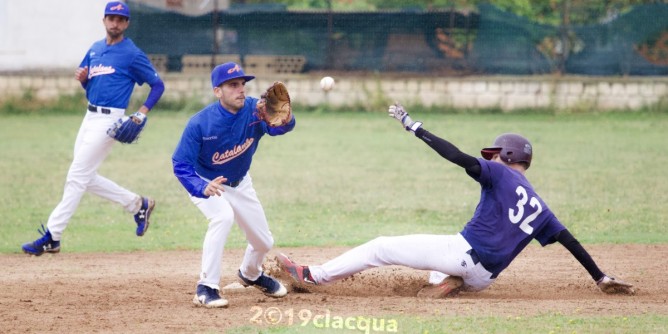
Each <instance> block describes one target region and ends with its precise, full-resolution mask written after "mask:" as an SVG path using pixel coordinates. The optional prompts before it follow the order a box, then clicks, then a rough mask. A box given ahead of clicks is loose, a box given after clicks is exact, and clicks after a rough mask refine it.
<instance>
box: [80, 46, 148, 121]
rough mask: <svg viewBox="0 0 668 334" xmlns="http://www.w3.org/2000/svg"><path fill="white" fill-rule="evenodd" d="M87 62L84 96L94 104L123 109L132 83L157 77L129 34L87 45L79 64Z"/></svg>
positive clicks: (141, 83)
mask: <svg viewBox="0 0 668 334" xmlns="http://www.w3.org/2000/svg"><path fill="white" fill-rule="evenodd" d="M84 66H88V81H87V82H86V83H85V84H84V88H85V89H86V98H87V99H88V101H89V102H90V103H92V104H94V105H96V106H104V107H111V108H119V109H126V108H127V107H128V104H129V103H130V96H131V95H132V90H133V89H134V86H135V83H136V84H138V85H140V86H141V85H143V84H144V83H148V84H149V85H151V86H152V85H153V84H154V83H156V82H158V81H160V80H161V79H160V76H159V75H158V72H157V71H156V70H155V68H154V67H153V65H152V64H151V61H150V60H149V59H148V57H147V56H146V54H145V53H144V52H143V51H141V50H140V49H139V48H138V47H137V46H136V45H135V44H134V42H132V40H130V39H129V38H124V39H123V40H122V41H121V42H119V43H116V44H113V45H107V42H106V39H102V40H100V41H97V42H95V43H94V44H93V46H91V48H90V49H89V50H88V52H87V53H86V56H85V57H84V59H83V60H82V61H81V64H80V65H79V67H84Z"/></svg>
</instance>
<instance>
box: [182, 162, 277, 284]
mask: <svg viewBox="0 0 668 334" xmlns="http://www.w3.org/2000/svg"><path fill="white" fill-rule="evenodd" d="M190 199H191V200H192V201H193V203H195V205H196V206H197V208H199V210H200V211H201V212H202V213H203V214H204V216H205V217H206V219H207V220H208V221H209V227H208V229H207V231H206V235H205V237H204V245H203V247H202V271H201V272H200V280H199V281H198V282H197V284H202V285H206V286H208V287H210V288H213V289H218V290H220V285H219V284H220V277H221V274H222V272H221V271H222V269H221V266H222V260H223V251H224V248H225V242H226V241H227V237H228V235H229V234H230V230H231V228H232V225H233V224H234V222H235V221H236V223H237V224H238V225H239V228H241V230H242V231H243V233H244V234H245V235H246V240H247V241H248V246H247V247H246V253H245V254H244V258H243V260H242V262H241V267H240V268H239V269H240V270H241V274H242V275H243V276H244V277H245V278H247V279H249V280H251V281H254V280H256V279H258V278H259V277H260V275H261V274H262V262H264V258H265V256H266V255H267V253H268V252H269V251H270V250H271V248H272V247H273V246H274V237H272V235H271V232H270V231H269V224H268V223H267V218H266V216H265V213H264V209H263V208H262V204H261V203H260V200H259V199H258V197H257V193H256V192H255V189H254V188H253V180H252V178H251V177H250V175H249V174H246V176H244V178H243V180H242V181H241V183H239V185H238V186H237V187H236V188H232V187H228V186H225V192H223V194H222V195H221V196H211V197H209V198H199V197H194V196H191V197H190Z"/></svg>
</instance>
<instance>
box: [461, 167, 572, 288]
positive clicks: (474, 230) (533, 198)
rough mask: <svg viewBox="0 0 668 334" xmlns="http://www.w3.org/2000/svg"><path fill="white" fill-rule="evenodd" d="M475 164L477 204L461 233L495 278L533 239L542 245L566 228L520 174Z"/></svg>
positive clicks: (504, 168) (509, 169) (550, 241)
mask: <svg viewBox="0 0 668 334" xmlns="http://www.w3.org/2000/svg"><path fill="white" fill-rule="evenodd" d="M478 161H480V167H481V172H480V177H478V178H477V179H476V181H478V182H479V183H480V186H481V193H480V202H479V203H478V207H477V208H476V210H475V213H474V214H473V218H471V221H469V222H468V223H467V224H466V226H464V230H462V232H461V234H462V235H463V236H464V238H465V239H466V241H468V242H469V244H470V245H471V247H473V249H474V250H475V251H476V253H478V257H479V258H480V262H481V263H482V264H483V266H484V267H485V269H487V270H488V271H490V272H491V273H493V274H497V275H498V274H499V273H500V272H501V271H502V270H503V269H505V268H506V267H508V265H510V262H512V260H513V259H514V258H515V257H516V256H517V254H519V253H520V252H521V251H522V249H524V247H526V245H527V244H529V242H530V241H531V240H532V239H536V240H538V242H540V244H541V245H543V246H545V245H548V244H550V243H553V242H555V240H554V239H553V238H552V237H553V236H554V235H555V234H556V233H557V232H560V231H562V230H564V229H566V228H565V227H564V226H563V225H562V224H561V223H560V222H559V220H557V218H556V217H555V216H554V214H553V213H552V211H551V210H550V209H549V208H548V207H547V204H545V202H543V200H542V199H541V198H540V197H539V196H538V194H536V192H535V191H534V189H533V187H532V186H531V184H530V183H529V181H528V180H527V179H526V177H524V175H523V174H521V173H519V172H517V171H515V170H513V169H511V168H509V167H508V166H506V165H505V164H502V163H498V162H493V161H488V160H485V159H482V158H479V159H478ZM474 179H475V178H474Z"/></svg>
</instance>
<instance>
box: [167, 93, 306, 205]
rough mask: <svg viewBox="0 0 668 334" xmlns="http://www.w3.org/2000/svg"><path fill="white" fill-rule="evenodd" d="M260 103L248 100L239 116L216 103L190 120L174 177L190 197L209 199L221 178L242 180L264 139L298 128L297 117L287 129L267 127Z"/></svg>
mask: <svg viewBox="0 0 668 334" xmlns="http://www.w3.org/2000/svg"><path fill="white" fill-rule="evenodd" d="M257 101H258V99H256V98H252V97H246V100H245V103H244V106H243V108H241V109H240V110H239V111H238V112H237V113H236V114H233V113H231V112H229V111H227V110H226V109H225V108H223V106H222V105H221V104H220V102H219V101H216V102H214V103H212V104H210V105H208V106H207V107H205V108H204V109H202V110H201V111H200V112H198V113H197V114H195V115H193V116H192V117H191V118H190V120H189V121H188V124H187V125H186V128H185V130H184V131H183V135H182V136H181V140H180V141H179V143H178V145H177V147H176V150H175V151H174V154H173V155H172V162H173V165H174V174H175V175H176V177H177V178H178V179H179V181H180V182H181V184H182V185H183V186H184V187H185V188H186V190H188V192H189V193H190V194H191V195H193V196H196V197H206V196H204V189H205V188H206V186H207V184H208V182H209V181H208V180H213V179H215V178H216V177H218V176H224V177H226V178H227V180H228V182H235V181H238V180H241V178H243V177H244V175H246V173H247V172H248V170H249V169H250V166H251V161H252V160H253V154H254V153H255V151H256V150H257V147H258V144H259V143H260V138H262V136H264V135H265V134H269V135H270V136H276V135H282V134H285V133H287V132H289V131H292V129H293V128H294V127H295V124H296V121H295V118H294V117H293V118H292V120H291V121H290V122H289V123H288V124H286V125H284V126H279V127H269V126H267V124H266V123H265V122H263V121H260V119H259V118H258V117H257V113H256V112H255V110H256V105H257ZM203 178H204V179H203Z"/></svg>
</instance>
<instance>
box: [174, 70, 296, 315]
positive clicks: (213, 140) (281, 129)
mask: <svg viewBox="0 0 668 334" xmlns="http://www.w3.org/2000/svg"><path fill="white" fill-rule="evenodd" d="M254 78H255V77H254V76H251V75H246V74H244V71H243V69H242V68H241V67H240V66H239V65H238V64H236V63H225V64H222V65H218V66H216V68H214V69H213V71H212V72H211V84H212V86H213V93H214V95H215V96H216V98H217V101H216V102H214V103H212V104H210V105H208V106H207V107H205V108H204V109H202V110H201V111H199V112H198V113H197V114H195V115H194V116H192V117H191V118H190V120H189V121H188V124H187V125H186V128H185V130H184V131H183V135H182V137H181V140H180V141H179V143H178V146H177V147H176V150H175V151H174V155H173V156H172V162H173V165H174V174H175V175H176V177H177V178H178V179H179V181H180V182H181V184H182V185H183V187H185V188H186V190H187V191H188V193H189V194H190V196H191V197H190V199H191V200H192V202H193V203H194V204H195V206H197V208H198V209H200V211H202V213H203V214H204V216H205V217H206V219H207V221H208V222H209V227H208V229H207V232H206V235H205V237H204V245H203V250H202V268H201V272H200V279H199V282H198V283H197V289H196V294H195V297H194V298H193V302H194V303H195V305H198V306H204V307H209V308H214V307H227V305H228V301H227V300H226V299H224V298H222V297H221V296H220V293H219V291H220V286H219V283H220V277H221V264H222V263H221V262H222V257H223V249H224V247H225V241H226V240H227V236H228V234H229V232H230V229H231V228H232V225H233V223H234V222H235V221H236V223H237V224H238V225H239V227H240V228H241V230H242V231H243V232H244V234H245V235H246V239H247V240H248V246H247V248H246V253H245V254H244V258H243V261H242V263H241V267H240V268H239V270H238V272H237V276H238V278H239V280H240V281H241V283H242V284H243V285H244V286H254V287H256V288H258V289H260V290H261V291H262V292H263V293H264V294H265V295H267V296H270V297H283V296H285V295H286V294H287V290H286V288H285V287H284V286H283V285H282V284H281V283H280V282H279V281H277V280H276V279H274V278H272V277H269V276H267V275H265V273H264V272H263V271H262V263H263V262H264V258H265V256H266V254H267V253H268V252H269V250H270V249H271V248H272V246H273V243H274V239H273V237H272V235H271V232H270V231H269V225H268V223H267V218H266V216H265V213H264V209H263V208H262V204H261V203H260V200H259V199H258V197H257V194H256V193H255V189H254V188H253V180H252V178H251V176H250V174H249V173H248V170H249V169H250V166H251V162H252V159H253V154H255V150H257V147H258V144H259V143H260V139H261V138H262V136H264V135H265V134H268V135H270V136H276V135H283V134H285V133H287V132H289V131H292V129H293V128H294V127H295V119H294V116H292V117H291V119H290V120H289V122H287V124H285V125H282V126H276V127H270V126H268V125H267V123H266V122H264V121H261V120H260V119H259V118H258V114H257V112H256V105H257V103H258V99H257V98H253V97H248V96H246V95H245V85H246V82H248V81H250V80H253V79H254Z"/></svg>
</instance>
